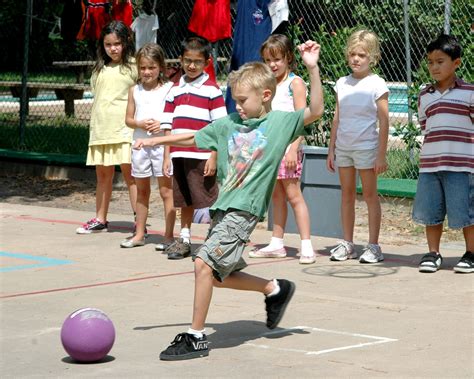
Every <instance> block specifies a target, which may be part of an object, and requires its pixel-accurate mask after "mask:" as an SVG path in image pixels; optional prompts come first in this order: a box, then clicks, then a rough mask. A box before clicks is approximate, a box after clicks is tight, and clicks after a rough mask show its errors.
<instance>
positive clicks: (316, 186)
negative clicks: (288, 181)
mask: <svg viewBox="0 0 474 379" xmlns="http://www.w3.org/2000/svg"><path fill="white" fill-rule="evenodd" d="M327 153H328V148H326V147H314V146H304V147H303V172H302V175H301V191H302V192H303V196H304V199H305V201H306V205H307V206H308V210H309V216H310V219H311V235H313V236H322V237H334V238H342V227H341V185H340V183H339V175H338V174H337V172H336V173H331V172H329V171H328V170H327V168H326V158H327ZM287 207H288V219H287V221H286V228H285V232H286V233H298V227H297V226H296V221H295V217H294V214H293V209H292V208H291V206H290V205H289V204H288V203H287ZM268 230H273V212H272V207H271V206H270V208H269V211H268Z"/></svg>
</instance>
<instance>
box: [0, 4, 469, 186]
mask: <svg viewBox="0 0 474 379" xmlns="http://www.w3.org/2000/svg"><path fill="white" fill-rule="evenodd" d="M144 2H145V0H136V1H134V6H135V12H137V10H138V9H140V7H141V6H142V5H143V3H144ZM10 3H16V2H10ZM26 3H27V5H26V7H25V5H24V4H23V3H21V4H20V5H18V4H17V5H16V6H15V5H14V4H8V5H7V6H6V7H5V9H3V10H2V14H1V16H2V20H3V26H1V27H0V32H1V33H0V35H2V37H1V38H2V40H4V41H2V45H3V46H5V49H6V51H9V49H10V50H11V51H12V52H13V51H14V53H12V54H16V56H13V57H12V56H11V55H10V57H11V58H12V59H10V61H5V60H4V61H3V62H2V63H1V64H2V65H3V66H5V67H6V69H5V70H2V73H0V148H4V149H11V150H24V151H33V152H41V153H60V154H75V155H82V156H84V155H85V153H86V151H87V143H88V123H89V116H90V110H91V105H92V100H93V99H92V95H91V93H90V86H89V77H90V69H91V64H90V63H91V61H93V56H94V53H93V52H94V42H90V41H89V42H88V41H74V40H70V39H69V40H65V39H64V38H63V36H62V33H61V17H60V16H61V11H62V3H63V2H60V1H51V2H47V3H46V4H44V2H42V3H41V2H39V1H38V2H35V3H33V0H28V1H26ZM29 5H31V8H30V7H29ZM193 5H194V0H182V1H165V0H163V1H159V0H158V1H157V2H156V8H155V9H156V13H157V15H158V17H159V22H160V29H159V30H158V36H157V42H158V43H159V44H160V45H162V46H163V48H164V49H165V51H166V53H167V56H168V58H177V57H178V55H179V46H180V42H181V41H182V40H183V39H184V38H185V37H186V36H188V35H189V34H190V32H189V31H188V30H187V25H188V22H189V19H190V16H191V13H192V8H193ZM288 5H289V9H290V19H289V22H288V24H287V25H285V28H283V29H282V30H283V31H284V32H286V33H287V34H288V35H290V36H291V37H292V38H293V40H294V41H295V43H297V42H302V41H304V40H306V39H309V38H311V39H314V40H316V41H318V42H319V43H321V45H322V55H321V63H320V66H321V73H322V77H323V81H324V85H325V105H326V111H325V115H324V117H323V119H322V120H321V121H320V122H319V123H318V124H317V125H315V128H314V133H313V135H312V137H310V138H309V140H308V143H310V144H316V145H325V144H327V142H328V141H327V137H328V135H329V128H330V123H331V120H332V115H333V111H334V105H335V99H334V93H333V91H332V85H333V84H334V83H335V81H336V80H337V79H338V78H339V77H341V76H344V75H347V74H348V73H349V69H348V67H347V64H346V61H345V57H344V47H345V42H346V39H347V37H348V36H349V34H350V33H351V32H352V31H353V30H354V29H355V28H368V29H370V30H373V31H374V32H376V33H377V34H378V36H379V37H380V39H381V46H382V60H381V62H380V64H379V66H378V67H377V69H376V70H377V73H378V74H379V75H381V76H382V77H383V78H385V80H386V81H387V83H388V85H389V88H390V97H389V111H390V131H391V133H390V141H389V152H388V161H389V167H390V169H389V171H388V172H387V173H386V174H385V175H386V176H387V177H391V178H408V179H415V178H416V177H417V175H418V169H417V166H418V153H419V148H420V133H419V127H418V125H417V118H416V96H417V93H418V91H419V88H420V86H421V85H422V84H423V83H426V82H428V81H429V75H428V71H427V68H426V63H425V61H424V56H425V48H426V45H427V44H428V42H429V41H431V40H432V39H434V38H435V37H436V36H437V35H439V34H440V33H441V32H443V31H445V32H449V33H451V34H453V35H455V36H457V37H458V38H459V40H460V42H461V43H462V45H463V48H464V53H463V65H462V67H461V69H460V70H459V76H460V77H462V78H464V80H466V81H470V82H472V81H473V70H472V62H473V61H474V59H473V58H474V54H473V45H474V44H473V30H472V14H474V3H473V2H472V1H470V0H456V1H449V0H411V1H409V0H365V1H354V0H289V1H288ZM236 8H237V1H235V0H233V1H231V19H232V24H234V21H235V17H236ZM25 15H26V16H28V15H29V16H30V20H31V24H29V23H26V24H25V26H24V31H25V33H24V35H25V39H24V42H23V46H26V47H27V49H25V52H24V53H22V50H21V49H19V48H18V46H14V44H15V42H14V41H15V39H14V37H15V36H16V35H17V34H18V32H22V31H23V30H18V28H17V30H16V31H15V30H14V29H12V28H9V27H8V25H9V23H10V22H11V23H17V21H16V20H18V19H25V18H26V19H27V20H28V17H25ZM14 33H16V35H14ZM213 47H214V55H215V56H217V57H220V58H224V59H221V60H219V62H218V64H217V77H218V80H219V81H220V82H221V84H224V85H225V81H226V76H227V73H228V62H230V57H231V55H232V39H227V40H222V41H218V42H217V43H215V44H214V45H213ZM21 54H23V57H22V56H21ZM7 55H8V54H7ZM12 60H13V61H14V62H17V63H16V64H10V63H11V61H12ZM27 61H28V66H27V68H28V71H26V67H24V66H25V63H26V62H27ZM64 61H67V62H69V63H68V64H61V62H64ZM20 62H21V63H20ZM71 62H77V65H76V66H75V65H73V64H71ZM84 62H85V63H84ZM22 66H23V67H22ZM23 72H28V76H26V77H25V75H22V73H23ZM300 74H302V75H304V72H303V71H302V72H300ZM21 98H23V101H20V99H21Z"/></svg>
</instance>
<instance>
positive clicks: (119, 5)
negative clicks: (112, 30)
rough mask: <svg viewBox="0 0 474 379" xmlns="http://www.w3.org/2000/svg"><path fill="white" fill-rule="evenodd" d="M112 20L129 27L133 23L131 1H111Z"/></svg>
mask: <svg viewBox="0 0 474 379" xmlns="http://www.w3.org/2000/svg"><path fill="white" fill-rule="evenodd" d="M112 19H113V20H116V21H123V23H124V24H125V25H127V26H128V27H130V26H131V25H132V22H133V6H132V1H131V0H113V4H112Z"/></svg>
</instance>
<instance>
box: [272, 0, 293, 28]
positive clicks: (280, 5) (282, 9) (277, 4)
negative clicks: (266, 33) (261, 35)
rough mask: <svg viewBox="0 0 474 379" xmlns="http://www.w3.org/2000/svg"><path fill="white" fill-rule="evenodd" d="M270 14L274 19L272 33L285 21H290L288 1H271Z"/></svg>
mask: <svg viewBox="0 0 474 379" xmlns="http://www.w3.org/2000/svg"><path fill="white" fill-rule="evenodd" d="M268 13H270V17H271V19H272V33H273V32H274V31H275V29H276V28H278V26H280V24H281V23H282V22H283V21H288V18H289V15H290V10H289V8H288V1H287V0H271V1H270V4H268Z"/></svg>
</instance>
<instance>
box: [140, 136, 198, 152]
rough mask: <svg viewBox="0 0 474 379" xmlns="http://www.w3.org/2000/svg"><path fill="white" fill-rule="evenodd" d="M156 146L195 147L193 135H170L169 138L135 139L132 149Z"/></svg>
mask: <svg viewBox="0 0 474 379" xmlns="http://www.w3.org/2000/svg"><path fill="white" fill-rule="evenodd" d="M156 145H166V146H183V147H186V146H196V143H195V141H194V133H182V134H170V135H169V136H162V137H153V138H145V139H141V138H139V139H137V140H136V141H135V143H134V144H133V148H134V149H137V150H140V149H141V148H142V147H153V146H156Z"/></svg>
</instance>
